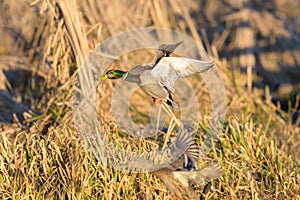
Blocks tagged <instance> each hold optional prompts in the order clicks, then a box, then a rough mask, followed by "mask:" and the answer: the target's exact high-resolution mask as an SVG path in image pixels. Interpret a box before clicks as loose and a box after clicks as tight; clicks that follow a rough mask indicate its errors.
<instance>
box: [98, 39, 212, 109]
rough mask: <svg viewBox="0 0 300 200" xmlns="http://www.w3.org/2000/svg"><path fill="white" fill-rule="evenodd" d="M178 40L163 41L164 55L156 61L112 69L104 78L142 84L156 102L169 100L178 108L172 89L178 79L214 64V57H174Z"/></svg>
mask: <svg viewBox="0 0 300 200" xmlns="http://www.w3.org/2000/svg"><path fill="white" fill-rule="evenodd" d="M181 43H182V41H181V42H178V43H176V44H161V45H160V46H159V47H158V50H159V51H160V55H159V56H158V57H157V59H156V61H155V63H154V64H151V65H137V66H135V67H133V68H132V69H130V70H129V71H122V70H115V69H113V70H109V71H107V72H106V73H105V74H104V75H103V76H102V77H100V80H106V79H123V80H125V81H128V82H133V83H136V84H138V85H139V86H140V87H141V89H142V90H143V91H144V92H146V93H147V94H148V95H150V96H152V98H153V101H154V103H155V104H161V101H166V102H167V104H169V105H170V106H172V107H173V109H177V108H178V106H177V104H176V103H174V101H173V98H172V95H171V92H173V93H174V92H175V87H174V84H175V81H176V80H177V79H178V78H179V77H181V78H183V77H188V76H192V75H195V74H197V73H202V72H205V71H207V70H208V69H210V68H211V67H212V66H213V65H214V61H200V60H195V59H191V58H181V57H170V54H171V53H172V52H173V51H174V50H175V49H176V47H178V46H179V45H180V44H181Z"/></svg>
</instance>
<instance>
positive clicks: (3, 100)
mask: <svg viewBox="0 0 300 200" xmlns="http://www.w3.org/2000/svg"><path fill="white" fill-rule="evenodd" d="M240 2H241V3H237V1H233V0H232V1H231V0H229V1H220V0H214V1H199V2H198V1H191V0H189V1H185V2H184V5H183V3H182V1H181V0H176V1H155V0H153V1H129V0H128V1H123V2H122V3H120V1H117V0H110V1H101V3H100V2H99V1H93V0H87V1H75V0H69V1H66V0H61V1H58V0H57V1H38V0H37V1H34V2H31V1H29V0H27V1H22V3H17V2H14V1H5V0H4V1H1V2H0V6H1V7H0V10H1V18H0V24H1V27H0V34H1V36H2V38H5V40H1V41H0V61H1V64H0V66H1V67H0V113H1V116H0V123H1V122H3V123H2V124H0V125H1V128H0V130H1V132H0V134H1V137H0V194H1V195H0V196H1V197H2V199H53V198H55V199H168V198H170V197H171V195H170V194H169V193H168V191H167V190H166V189H165V187H164V186H163V184H162V183H161V182H160V181H159V180H158V179H157V178H155V177H153V176H152V175H150V174H134V173H132V174H129V173H126V172H121V171H117V170H114V169H111V168H108V167H106V166H103V165H102V164H101V163H99V162H97V160H96V159H95V157H94V155H93V154H92V153H91V152H88V151H87V150H86V148H85V147H84V146H83V144H82V141H81V140H80V137H79V136H78V133H77V130H76V128H75V125H74V121H73V113H72V92H73V85H74V82H75V78H76V75H77V72H78V70H79V69H80V66H81V64H82V63H83V62H84V60H85V58H86V57H87V55H88V54H89V52H90V51H91V50H93V49H94V48H95V47H96V46H97V45H98V43H100V42H101V41H103V40H104V39H106V38H108V37H109V36H111V35H113V34H116V33H118V32H120V31H124V30H130V29H132V28H135V27H148V26H156V27H164V28H172V29H175V30H178V31H180V32H183V33H187V34H189V35H191V36H192V37H193V39H195V40H196V41H197V42H198V43H200V44H202V43H203V44H204V46H205V47H206V49H207V51H208V52H209V54H210V55H211V56H213V57H214V58H215V60H216V61H217V66H218V69H219V72H220V74H221V76H222V78H223V81H224V84H225V87H226V95H227V107H226V109H227V118H226V126H225V127H224V130H223V133H222V135H221V137H220V139H219V142H218V144H217V145H216V149H215V150H214V151H212V152H211V153H210V157H212V158H213V159H215V160H217V161H219V162H220V163H221V164H222V166H223V167H224V171H225V174H224V175H223V176H222V178H220V179H219V180H216V181H214V182H213V187H214V190H213V191H209V193H208V194H206V196H205V197H206V199H300V186H299V185H300V166H299V164H300V155H299V153H298V152H300V142H299V141H300V134H299V133H300V128H299V125H300V120H299V99H300V95H299V91H300V83H299V74H300V72H299V71H300V69H299V63H300V60H299V58H300V56H299V53H300V52H299V51H300V48H299V39H300V36H299V35H300V29H299V27H300V24H299V17H300V13H299V11H298V10H299V9H298V8H299V6H300V1H299V0H297V1H292V0H290V1H288V0H287V1H281V0H272V1H255V2H253V3H251V4H246V3H245V2H243V1H240ZM237 10H239V11H238V12H236V11H237ZM201 38H202V40H201ZM218 52H219V53H218ZM152 53H153V52H151V51H147V52H143V51H138V52H131V53H129V54H128V55H124V56H122V57H121V58H120V59H119V61H118V62H116V63H114V65H115V67H118V64H120V65H121V68H124V69H125V68H126V69H128V68H130V67H131V66H132V65H134V64H136V63H141V62H143V60H144V59H145V58H146V59H147V62H148V61H151V55H152ZM244 68H245V69H247V70H244ZM245 71H246V72H247V73H244V72H245ZM189 80H190V82H191V83H192V85H193V87H194V88H195V91H197V95H198V98H199V99H201V101H200V102H199V103H200V107H201V121H200V122H199V124H200V125H201V127H202V129H204V130H205V128H206V121H207V120H208V118H209V115H210V112H211V111H210V105H209V103H210V100H209V95H208V92H207V90H206V88H204V81H203V80H201V79H198V78H191V79H189ZM113 85H114V83H113V82H107V83H105V84H103V85H101V88H98V89H99V94H98V95H99V101H98V102H97V103H98V107H99V110H98V112H99V116H101V123H102V124H105V125H104V126H103V127H102V128H103V129H105V130H106V131H107V133H108V134H107V135H108V136H109V139H111V140H114V141H116V143H117V144H120V145H124V147H126V148H127V147H128V148H129V147H130V148H133V149H135V148H137V147H134V145H132V144H138V147H140V149H139V151H142V150H143V149H144V148H146V147H147V146H150V143H151V141H140V140H139V141H138V143H134V142H136V141H135V139H133V138H126V137H124V135H122V133H121V132H120V131H119V130H118V128H116V127H115V124H114V123H113V119H112V117H111V115H110V112H109V109H110V103H109V102H110V99H111V91H112V90H111V89H112V87H113ZM203 88H204V89H203ZM133 98H135V99H138V100H139V101H134V99H132V103H133V104H134V103H135V102H137V103H136V104H135V106H136V109H137V110H138V111H139V112H133V111H131V113H132V115H133V116H134V117H136V118H138V120H140V121H141V122H143V120H147V119H145V118H144V115H143V113H144V112H147V109H148V108H149V107H150V106H151V99H150V98H148V97H146V96H145V95H144V94H143V93H142V92H140V93H136V94H135V97H133ZM142 99H146V100H143V101H144V103H140V104H139V103H138V102H140V100H142ZM7 105H9V106H7ZM145 105H146V106H145ZM24 112H25V113H24ZM199 132H202V131H199ZM200 136H201V134H200V135H197V138H200ZM199 142H201V141H199ZM130 145H131V146H130ZM200 164H201V163H200ZM202 190H203V187H197V191H198V192H199V194H200V193H201V191H202Z"/></svg>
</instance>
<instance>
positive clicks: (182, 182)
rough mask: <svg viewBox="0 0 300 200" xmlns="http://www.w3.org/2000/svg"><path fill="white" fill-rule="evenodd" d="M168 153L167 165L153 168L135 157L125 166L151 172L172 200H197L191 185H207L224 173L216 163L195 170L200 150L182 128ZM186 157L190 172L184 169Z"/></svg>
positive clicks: (147, 162) (153, 165)
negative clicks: (167, 191) (166, 189)
mask: <svg viewBox="0 0 300 200" xmlns="http://www.w3.org/2000/svg"><path fill="white" fill-rule="evenodd" d="M171 151H172V152H171V153H172V157H173V159H172V161H171V163H170V164H162V165H155V164H153V163H151V162H150V161H148V160H147V159H144V158H134V159H133V160H131V161H130V162H129V163H128V166H130V167H134V168H136V169H144V170H148V171H150V172H151V173H152V174H154V175H155V176H157V177H158V178H159V179H161V180H162V182H163V183H164V185H165V186H166V187H167V188H168V189H169V190H170V192H171V194H172V195H173V199H180V200H194V199H199V196H198V195H197V193H196V192H195V191H194V189H193V187H192V185H193V184H197V185H204V184H205V182H206V181H208V182H210V181H212V180H213V179H217V178H219V177H220V176H221V175H222V174H223V169H222V168H221V166H220V165H219V164H218V163H211V164H209V165H208V166H206V167H204V168H202V169H199V170H198V169H197V167H196V165H197V162H198V161H199V158H200V157H201V149H200V148H199V146H198V145H197V143H196V142H195V140H194V139H193V137H192V136H191V135H189V134H188V133H186V132H185V131H184V130H183V129H181V130H180V131H179V133H178V135H177V137H176V141H175V144H174V147H173V148H171ZM186 158H189V159H190V161H191V162H192V163H191V165H192V166H194V167H193V169H192V168H189V167H187V164H188V163H187V160H186ZM190 161H189V162H190Z"/></svg>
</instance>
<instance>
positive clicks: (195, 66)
mask: <svg viewBox="0 0 300 200" xmlns="http://www.w3.org/2000/svg"><path fill="white" fill-rule="evenodd" d="M214 64H215V62H214V61H201V60H195V59H191V58H180V57H164V58H162V59H161V60H160V62H159V63H158V64H157V65H156V66H155V67H154V68H153V69H152V71H151V73H152V75H153V76H154V77H156V78H157V79H158V80H159V83H160V84H161V85H162V86H165V87H167V88H168V89H169V90H170V91H172V92H175V88H174V84H175V81H176V80H177V78H178V77H188V76H192V75H195V74H197V73H202V72H205V71H207V70H208V69H210V68H211V67H213V66H214Z"/></svg>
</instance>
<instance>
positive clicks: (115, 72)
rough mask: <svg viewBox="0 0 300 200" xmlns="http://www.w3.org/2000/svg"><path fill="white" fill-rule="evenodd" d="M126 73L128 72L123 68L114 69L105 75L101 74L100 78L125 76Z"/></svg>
mask: <svg viewBox="0 0 300 200" xmlns="http://www.w3.org/2000/svg"><path fill="white" fill-rule="evenodd" d="M126 74H127V72H124V71H122V70H116V69H112V70H109V71H107V72H106V73H105V74H104V75H103V76H101V77H100V80H106V79H119V78H124V77H125V76H126Z"/></svg>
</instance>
